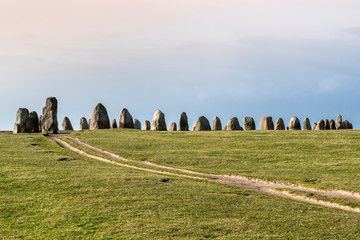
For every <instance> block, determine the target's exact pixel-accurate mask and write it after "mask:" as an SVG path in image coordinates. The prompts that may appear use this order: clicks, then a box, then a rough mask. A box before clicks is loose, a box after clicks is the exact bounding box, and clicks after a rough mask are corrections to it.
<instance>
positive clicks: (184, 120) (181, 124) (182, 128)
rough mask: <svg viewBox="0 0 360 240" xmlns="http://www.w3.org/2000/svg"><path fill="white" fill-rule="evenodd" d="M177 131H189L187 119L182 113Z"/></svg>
mask: <svg viewBox="0 0 360 240" xmlns="http://www.w3.org/2000/svg"><path fill="white" fill-rule="evenodd" d="M179 131H189V124H188V117H187V115H186V113H185V112H182V113H181V115H180V119H179Z"/></svg>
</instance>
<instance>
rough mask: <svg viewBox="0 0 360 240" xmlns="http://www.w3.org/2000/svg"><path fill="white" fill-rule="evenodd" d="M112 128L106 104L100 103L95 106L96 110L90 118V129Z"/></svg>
mask: <svg viewBox="0 0 360 240" xmlns="http://www.w3.org/2000/svg"><path fill="white" fill-rule="evenodd" d="M109 128H110V120H109V116H108V113H107V111H106V108H105V107H104V105H102V104H101V103H99V104H98V105H96V107H95V108H94V111H93V113H92V115H91V120H90V129H91V130H93V129H109Z"/></svg>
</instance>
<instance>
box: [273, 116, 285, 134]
mask: <svg viewBox="0 0 360 240" xmlns="http://www.w3.org/2000/svg"><path fill="white" fill-rule="evenodd" d="M275 130H277V131H279V130H280V131H284V130H285V123H284V120H283V119H282V118H279V119H278V120H276V122H275Z"/></svg>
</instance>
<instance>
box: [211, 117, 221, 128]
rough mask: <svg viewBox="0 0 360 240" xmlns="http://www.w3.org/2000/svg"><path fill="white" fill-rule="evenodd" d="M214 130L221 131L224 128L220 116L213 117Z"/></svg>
mask: <svg viewBox="0 0 360 240" xmlns="http://www.w3.org/2000/svg"><path fill="white" fill-rule="evenodd" d="M212 130H213V131H221V130H222V124H221V121H220V118H218V117H216V116H215V117H214V119H213V126H212Z"/></svg>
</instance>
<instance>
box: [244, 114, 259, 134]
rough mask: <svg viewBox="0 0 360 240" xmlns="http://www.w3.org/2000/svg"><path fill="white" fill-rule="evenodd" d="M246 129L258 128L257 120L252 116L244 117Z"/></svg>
mask: <svg viewBox="0 0 360 240" xmlns="http://www.w3.org/2000/svg"><path fill="white" fill-rule="evenodd" d="M244 129H245V131H249V130H256V125H255V121H254V119H253V118H252V117H244Z"/></svg>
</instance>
